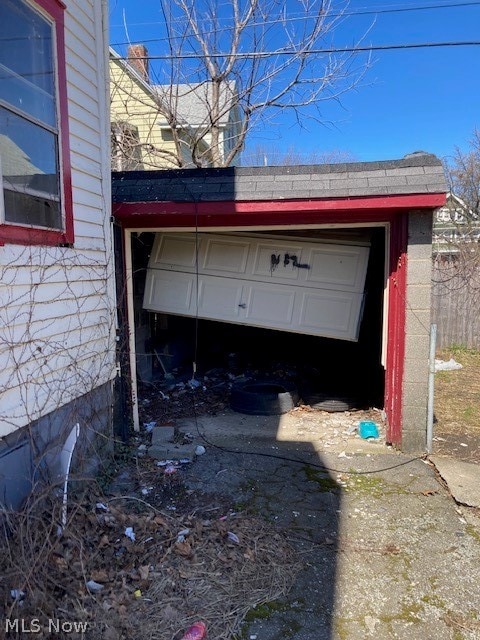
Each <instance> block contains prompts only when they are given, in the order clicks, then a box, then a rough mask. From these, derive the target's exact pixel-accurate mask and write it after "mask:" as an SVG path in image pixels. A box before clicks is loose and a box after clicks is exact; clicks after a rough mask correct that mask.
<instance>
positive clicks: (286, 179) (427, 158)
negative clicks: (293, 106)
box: [112, 152, 448, 203]
mask: <svg viewBox="0 0 480 640" xmlns="http://www.w3.org/2000/svg"><path fill="white" fill-rule="evenodd" d="M112 176H113V178H112V196H113V201H114V202H117V203H119V202H162V201H168V202H192V201H197V202H198V201H207V202H208V201H222V200H225V201H228V200H238V201H252V200H288V199H299V198H300V199H301V198H306V199H316V198H349V197H355V196H377V195H378V196H380V195H383V196H388V195H400V194H424V193H446V192H447V191H448V189H447V184H446V180H445V174H444V170H443V166H442V163H441V161H440V160H439V159H438V158H437V157H436V156H434V155H431V154H427V153H423V152H422V153H414V154H410V155H409V156H405V158H402V159H401V160H383V161H378V162H353V163H341V164H325V165H311V166H291V167H290V166H282V167H227V168H225V169H174V170H172V169H168V170H162V171H131V172H118V173H113V174H112Z"/></svg>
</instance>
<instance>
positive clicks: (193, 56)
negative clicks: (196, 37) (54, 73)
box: [119, 40, 480, 60]
mask: <svg viewBox="0 0 480 640" xmlns="http://www.w3.org/2000/svg"><path fill="white" fill-rule="evenodd" d="M478 45H480V40H469V41H465V42H419V43H410V44H385V45H370V46H366V47H356V46H353V47H343V48H341V49H337V48H330V49H310V50H308V51H303V52H302V51H301V50H300V51H295V50H279V51H250V52H246V53H236V54H231V53H210V54H209V55H208V57H209V58H235V59H238V60H247V59H257V58H272V57H275V56H295V55H299V56H302V57H303V56H307V55H322V54H330V53H365V52H369V51H395V50H402V49H404V50H405V49H428V48H438V47H477V46H478ZM204 57H205V56H204V55H202V54H198V53H184V54H178V55H174V56H172V55H152V56H135V59H136V60H199V59H202V58H204ZM119 58H120V59H121V60H131V58H128V57H126V56H125V57H122V56H119Z"/></svg>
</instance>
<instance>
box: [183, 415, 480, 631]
mask: <svg viewBox="0 0 480 640" xmlns="http://www.w3.org/2000/svg"><path fill="white" fill-rule="evenodd" d="M373 417H375V416H373ZM377 417H378V419H379V418H380V415H379V414H378V416H377ZM370 418H372V416H370ZM359 419H363V418H362V416H361V415H360V414H355V413H352V414H348V413H347V414H325V413H324V412H305V411H292V412H290V413H289V414H286V415H284V416H281V417H270V416H269V417H258V416H246V415H242V414H236V413H233V412H230V411H225V412H224V413H222V414H221V415H217V416H215V417H212V416H200V417H198V418H197V419H188V420H182V421H181V422H180V424H179V426H180V428H181V430H182V431H184V432H190V433H191V434H192V435H194V436H195V440H196V442H199V443H202V444H204V445H205V447H206V453H205V455H202V456H201V457H198V458H197V459H196V460H195V462H194V463H193V464H192V465H190V466H189V468H188V470H187V471H186V474H187V484H188V486H189V487H190V488H191V489H196V490H203V491H208V492H214V493H218V494H224V495H225V496H228V498H229V499H230V500H231V501H232V502H233V503H234V504H236V505H237V506H238V508H239V509H247V510H250V511H252V512H254V513H258V514H260V515H262V516H263V517H265V518H267V519H269V520H270V521H271V522H272V523H274V525H275V526H278V527H280V528H282V529H286V530H287V531H288V537H289V539H290V541H291V543H292V545H293V546H294V547H295V548H296V549H297V550H298V553H299V558H300V559H301V562H302V571H301V572H300V573H299V576H298V578H297V579H296V581H295V584H294V585H293V587H292V589H291V591H290V593H289V594H288V596H286V597H285V598H284V599H283V600H281V601H277V602H274V603H269V604H267V605H266V606H265V607H261V608H259V609H258V610H256V611H253V612H251V615H250V616H249V620H248V622H247V623H246V625H245V628H244V630H243V637H244V638H247V639H251V640H284V639H285V638H291V639H293V640H313V639H314V638H315V640H327V639H328V640H330V639H332V640H351V639H355V640H356V639H362V638H370V637H371V638H378V639H391V638H392V639H393V638H399V639H401V640H409V639H411V640H424V639H432V640H447V639H449V640H460V639H465V640H467V639H468V640H473V639H480V518H479V511H478V510H476V509H474V508H471V507H466V506H462V505H459V504H458V503H456V502H455V500H454V499H453V498H452V496H451V493H450V491H449V489H448V486H447V485H446V484H445V483H444V482H443V481H442V480H441V478H440V476H439V474H438V473H437V471H436V468H435V467H434V466H433V465H432V464H431V463H428V462H426V461H424V460H422V459H412V458H411V457H407V456H404V455H401V454H399V453H397V452H395V451H394V450H392V449H390V448H388V447H386V446H385V444H384V443H383V441H382V439H381V438H380V439H379V440H378V441H364V440H361V439H360V438H359V437H358V436H357V435H355V431H354V427H355V424H358V420H359ZM379 424H381V423H380V420H379ZM200 434H202V435H203V437H204V438H205V440H202V438H201V436H200ZM477 478H478V480H480V474H478V476H477Z"/></svg>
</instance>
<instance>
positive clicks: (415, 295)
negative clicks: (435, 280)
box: [407, 283, 432, 311]
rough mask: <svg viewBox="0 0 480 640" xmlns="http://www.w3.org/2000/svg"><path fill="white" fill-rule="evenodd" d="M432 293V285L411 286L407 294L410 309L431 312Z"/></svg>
mask: <svg viewBox="0 0 480 640" xmlns="http://www.w3.org/2000/svg"><path fill="white" fill-rule="evenodd" d="M431 293H432V292H431V286H430V283H429V284H428V285H426V284H414V285H410V286H409V287H408V292H407V304H408V306H409V308H410V309H415V310H416V311H430V305H431Z"/></svg>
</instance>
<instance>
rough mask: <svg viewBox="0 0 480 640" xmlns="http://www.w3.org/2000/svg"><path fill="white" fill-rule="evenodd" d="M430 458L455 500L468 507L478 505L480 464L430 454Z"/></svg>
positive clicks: (479, 504)
mask: <svg viewBox="0 0 480 640" xmlns="http://www.w3.org/2000/svg"><path fill="white" fill-rule="evenodd" d="M430 460H431V461H432V462H433V464H434V465H435V467H436V468H437V471H438V473H439V474H440V475H441V476H442V478H443V479H444V480H445V482H446V483H447V485H448V488H449V489H450V492H451V494H452V496H453V497H454V498H455V500H456V501H457V502H459V503H460V504H465V505H467V506H469V507H480V466H479V465H478V464H472V463H469V462H461V461H459V460H455V459H453V458H442V457H440V456H430Z"/></svg>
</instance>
